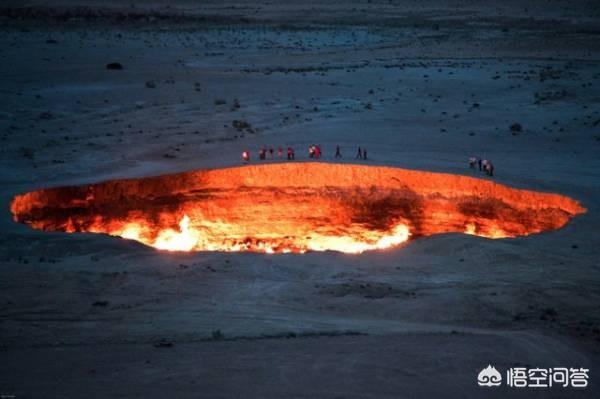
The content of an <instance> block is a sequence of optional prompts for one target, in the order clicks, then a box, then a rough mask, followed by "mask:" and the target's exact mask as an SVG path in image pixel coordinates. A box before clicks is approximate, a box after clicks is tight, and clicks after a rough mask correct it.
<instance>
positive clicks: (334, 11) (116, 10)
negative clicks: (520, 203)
mask: <svg viewBox="0 0 600 399" xmlns="http://www.w3.org/2000/svg"><path fill="white" fill-rule="evenodd" d="M0 16H1V17H0V31H1V34H0V57H1V58H2V63H0V93H1V95H0V98H1V101H0V164H1V167H0V204H2V206H1V207H0V358H1V360H2V361H1V362H0V394H2V395H3V397H16V398H39V397H44V398H47V397H56V398H59V397H60V398H81V397H89V398H96V397H97V398H107V397H123V398H130V397H131V398H133V397H148V398H154V397H156V398H158V397H161V398H162V397H174V398H175V397H176V398H180V397H181V398H198V397H210V398H230V397H237V398H250V397H255V398H282V397H294V398H296V397H297V398H313V397H314V398H366V397H369V398H380V397H381V398H399V397H406V398H433V397H446V398H465V397H486V398H490V397H502V398H505V397H513V396H515V397H544V398H549V397H557V398H558V397H561V398H565V397H576V398H578V397H589V398H592V397H599V396H598V395H599V393H600V382H599V380H598V374H597V373H598V371H599V370H600V367H599V366H600V345H599V344H600V306H599V304H600V264H599V263H598V260H599V259H600V234H599V233H598V228H599V227H600V213H599V212H600V205H599V204H600V185H599V184H598V183H599V182H600V157H599V156H598V155H599V153H600V40H598V39H599V38H600V31H599V30H598V28H599V26H600V24H599V22H600V5H599V4H598V3H597V2H596V1H587V2H585V1H581V2H577V3H576V4H573V2H569V1H563V0H558V1H512V0H510V1H506V2H498V3H497V4H496V3H494V2H485V1H448V2H444V1H441V0H435V1H433V0H428V1H379V0H372V1H350V0H348V1H344V2H316V1H308V0H306V1H292V2H285V3H284V2H246V1H241V0H238V1H229V0H224V1H219V2H217V1H212V0H210V1H204V2H192V1H176V2H163V3H161V2H158V1H155V2H151V1H148V2H143V1H131V2H127V5H124V4H123V3H121V2H116V1H103V2H100V1H91V0H87V1H77V0H71V1H35V2H34V1H30V2H28V1H19V2H16V1H15V2H13V1H7V2H3V5H2V6H0ZM109 63H120V64H121V65H122V69H119V70H112V69H107V68H106V65H107V64H109ZM234 121H236V122H234ZM240 121H241V122H244V123H241V124H240ZM515 124H519V125H520V127H521V128H520V129H516V128H513V129H511V126H513V125H515ZM311 143H318V144H320V145H321V146H322V147H323V149H324V157H323V159H322V160H320V162H334V161H335V162H342V163H359V162H360V163H364V164H367V165H386V166H396V167H400V168H408V169H418V170H427V171H434V172H446V173H456V174H465V175H471V176H475V177H479V178H482V179H491V178H490V177H487V176H485V175H483V174H480V173H479V172H478V171H473V170H470V169H469V168H468V166H467V160H468V157H469V156H473V155H477V156H481V157H485V158H488V159H490V160H492V161H493V162H494V165H495V167H496V171H495V176H494V177H493V179H494V181H497V182H499V183H502V184H506V185H509V186H511V187H518V188H526V189H530V190H538V191H545V192H553V193H559V194H562V195H567V196H570V197H572V198H574V199H576V200H578V201H580V202H581V204H582V205H583V206H585V207H586V208H587V212H586V213H585V214H583V215H580V216H577V217H576V218H574V219H573V220H572V221H571V222H570V223H569V224H567V225H566V226H565V227H564V228H562V229H560V230H556V231H552V232H546V233H541V234H534V235H530V236H527V237H519V238H509V239H500V240H490V239H486V238H482V237H475V236H470V235H465V234H445V235H436V236H432V237H427V238H421V239H415V240H412V241H409V242H407V243H405V244H403V245H401V246H400V247H397V248H393V249H388V250H383V251H371V252H365V253H363V254H360V255H351V254H343V253H338V252H322V253H316V252H308V253H305V254H257V253H220V252H185V253H181V252H165V251H158V250H156V249H154V248H150V247H147V246H144V245H142V244H140V243H137V242H135V241H131V240H124V239H121V238H118V237H110V236H106V235H99V234H67V233H58V232H53V233H50V232H42V231H36V230H33V229H31V228H30V227H28V226H26V225H23V224H19V223H15V222H14V221H13V219H12V215H11V213H10V208H9V204H10V202H11V200H12V198H13V197H14V196H15V195H17V194H20V193H24V192H28V191H32V190H36V189H40V188H46V187H56V186H65V185H78V184H86V183H95V182H101V181H105V180H109V179H117V178H134V177H145V176H154V175H163V174H168V173H175V172H181V171H188V170H194V169H205V168H220V167H226V166H239V165H240V164H241V159H240V154H241V153H242V151H244V150H246V149H250V150H251V151H252V153H253V155H255V154H256V151H257V150H258V148H259V147H261V146H263V145H266V146H279V145H282V146H285V147H287V146H294V148H296V151H297V153H296V154H297V155H296V157H297V158H298V160H297V161H296V162H303V161H304V160H306V159H307V158H308V157H307V153H306V150H305V149H306V148H307V146H308V145H309V144H311ZM336 145H340V146H341V149H342V154H343V158H342V160H341V161H340V160H334V158H333V152H334V149H335V146H336ZM358 146H363V147H365V148H367V149H368V152H369V160H366V161H359V160H356V159H355V157H354V155H355V154H356V149H357V147H358ZM257 162H259V161H257V160H256V157H254V159H253V160H252V163H257ZM268 162H275V161H268ZM257 217H259V216H258V215H257ZM488 364H492V365H494V366H495V367H496V368H498V369H503V370H506V369H507V368H509V367H530V368H531V367H544V368H549V367H577V368H579V367H585V368H589V369H590V370H591V371H590V379H589V386H588V387H587V388H585V389H576V388H560V387H553V388H546V389H542V388H540V389H534V388H524V389H516V388H508V387H506V386H502V387H498V388H487V387H485V388H484V387H479V386H478V385H477V374H478V373H479V371H480V370H481V369H482V368H484V367H486V366H487V365H488Z"/></svg>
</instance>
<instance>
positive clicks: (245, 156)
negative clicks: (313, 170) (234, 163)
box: [242, 146, 296, 162]
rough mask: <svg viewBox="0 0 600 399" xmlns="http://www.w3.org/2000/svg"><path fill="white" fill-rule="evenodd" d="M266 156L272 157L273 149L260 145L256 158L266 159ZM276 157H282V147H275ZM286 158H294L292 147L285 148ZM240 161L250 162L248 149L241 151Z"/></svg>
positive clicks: (273, 154) (273, 155)
mask: <svg viewBox="0 0 600 399" xmlns="http://www.w3.org/2000/svg"><path fill="white" fill-rule="evenodd" d="M267 157H269V158H271V159H273V158H274V157H275V149H274V148H273V147H269V148H267V147H261V148H260V149H259V150H258V159H260V160H261V161H262V160H265V159H267ZM277 158H280V159H281V158H283V147H281V146H279V148H277ZM287 159H288V160H293V159H296V154H295V152H294V149H293V148H292V147H288V148H287ZM242 161H244V162H250V151H249V150H245V151H243V152H242Z"/></svg>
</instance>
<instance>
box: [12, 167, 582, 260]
mask: <svg viewBox="0 0 600 399" xmlns="http://www.w3.org/2000/svg"><path fill="white" fill-rule="evenodd" d="M11 211H12V214H13V217H14V220H15V221H17V222H21V223H25V224H27V225H29V226H31V227H33V228H34V229H39V230H44V231H62V232H68V233H73V232H90V233H105V234H110V235H113V236H120V237H123V238H127V239H132V240H137V241H139V242H142V243H144V244H146V245H149V246H152V247H154V248H157V249H160V250H169V251H253V252H265V253H285V252H293V253H303V252H306V251H327V250H333V251H340V252H346V253H361V252H364V251H368V250H374V249H384V248H389V247H394V246H397V245H400V244H401V243H403V242H405V241H407V240H409V239H414V238H417V237H423V236H430V235H433V234H439V233H453V232H454V233H466V234H473V235H477V236H482V237H487V238H506V237H517V236H525V235H529V234H533V233H540V232H543V231H550V230H555V229H558V228H561V227H563V226H564V225H565V224H566V223H567V222H568V221H569V220H570V219H571V218H572V217H574V216H575V215H577V214H580V213H583V212H585V208H583V207H582V206H581V205H580V204H579V203H578V202H577V201H575V200H573V199H571V198H569V197H566V196H562V195H558V194H551V193H541V192H535V191H527V190H520V189H514V188H510V187H507V186H504V185H501V184H496V183H494V182H491V181H488V180H482V179H476V178H472V177H468V176H461V175H452V174H444V173H431V172H422V171H413V170H404V169H398V168H390V167H378V166H360V165H348V164H344V165H342V164H326V163H287V164H267V165H256V166H244V167H234V168H227V169H216V170H198V171H192V172H185V173H179V174H172V175H165V176H158V177H148V178H140V179H123V180H113V181H107V182H103V183H98V184H91V185H84V186H76V187H58V188H50V189H43V190H38V191H33V192H29V193H26V194H22V195H17V196H16V197H15V198H14V199H13V201H12V204H11Z"/></svg>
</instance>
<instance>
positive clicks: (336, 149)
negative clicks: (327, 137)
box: [335, 145, 342, 158]
mask: <svg viewBox="0 0 600 399" xmlns="http://www.w3.org/2000/svg"><path fill="white" fill-rule="evenodd" d="M335 157H336V158H341V157H342V152H341V150H340V146H339V145H336V146H335Z"/></svg>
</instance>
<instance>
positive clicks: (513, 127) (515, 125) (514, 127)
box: [510, 123, 523, 135]
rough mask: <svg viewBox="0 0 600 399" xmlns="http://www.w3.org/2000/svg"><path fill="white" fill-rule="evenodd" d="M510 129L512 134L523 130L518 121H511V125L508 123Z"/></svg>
mask: <svg viewBox="0 0 600 399" xmlns="http://www.w3.org/2000/svg"><path fill="white" fill-rule="evenodd" d="M510 131H511V132H512V133H513V135H514V134H516V133H520V132H521V131H523V126H521V124H520V123H513V124H512V125H510Z"/></svg>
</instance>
